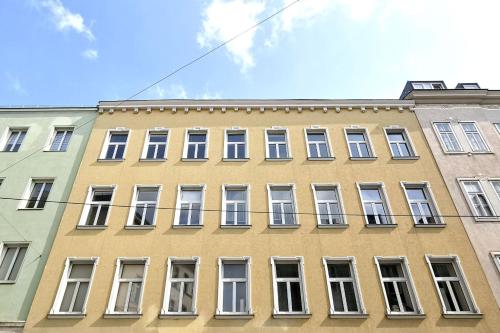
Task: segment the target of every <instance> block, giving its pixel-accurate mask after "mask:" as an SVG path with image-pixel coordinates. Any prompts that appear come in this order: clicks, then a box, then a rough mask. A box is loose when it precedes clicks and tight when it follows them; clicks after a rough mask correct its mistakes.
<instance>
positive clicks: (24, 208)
mask: <svg viewBox="0 0 500 333" xmlns="http://www.w3.org/2000/svg"><path fill="white" fill-rule="evenodd" d="M17 210H44V208H26V207H22V208H18V209H17Z"/></svg>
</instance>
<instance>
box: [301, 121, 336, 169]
mask: <svg viewBox="0 0 500 333" xmlns="http://www.w3.org/2000/svg"><path fill="white" fill-rule="evenodd" d="M328 132H329V131H328V128H324V127H319V126H311V127H310V128H304V138H305V141H306V149H307V159H308V160H321V161H324V160H333V159H335V156H334V154H333V149H332V144H331V141H330V134H329V133H328ZM317 133H321V134H324V135H325V143H326V147H327V149H328V156H325V157H312V156H311V151H310V148H309V143H310V142H309V138H308V136H307V135H308V134H317ZM316 147H318V146H317V145H316ZM318 152H319V149H318Z"/></svg>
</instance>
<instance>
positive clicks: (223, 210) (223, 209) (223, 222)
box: [220, 184, 252, 227]
mask: <svg viewBox="0 0 500 333" xmlns="http://www.w3.org/2000/svg"><path fill="white" fill-rule="evenodd" d="M227 190H244V191H245V192H246V203H245V204H246V208H245V211H246V212H245V215H246V221H247V223H246V224H237V223H236V220H235V224H226V201H227V200H226V194H227ZM250 210H251V209H250V185H249V184H222V206H221V221H220V224H221V226H224V227H244V226H251V225H252V223H251V221H250V216H251V214H250Z"/></svg>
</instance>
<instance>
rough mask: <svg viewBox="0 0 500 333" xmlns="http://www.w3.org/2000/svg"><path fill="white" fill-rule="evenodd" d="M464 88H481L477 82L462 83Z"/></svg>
mask: <svg viewBox="0 0 500 333" xmlns="http://www.w3.org/2000/svg"><path fill="white" fill-rule="evenodd" d="M461 86H462V89H481V88H480V87H479V84H477V83H462V84H461Z"/></svg>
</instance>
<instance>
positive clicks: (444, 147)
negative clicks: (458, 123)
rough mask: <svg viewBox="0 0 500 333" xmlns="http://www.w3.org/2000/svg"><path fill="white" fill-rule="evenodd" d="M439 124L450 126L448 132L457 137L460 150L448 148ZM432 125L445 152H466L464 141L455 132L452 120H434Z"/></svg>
mask: <svg viewBox="0 0 500 333" xmlns="http://www.w3.org/2000/svg"><path fill="white" fill-rule="evenodd" d="M438 124H448V125H449V126H450V132H447V133H449V134H451V135H453V137H455V140H456V142H457V144H458V147H459V148H460V150H448V149H447V148H446V144H445V143H444V140H443V138H442V137H441V132H440V131H439V129H438V126H437V125H438ZM432 126H433V127H434V133H435V134H436V136H437V138H438V141H439V143H440V144H441V149H442V150H443V152H444V153H445V154H463V153H464V147H463V145H462V143H461V142H460V140H459V139H458V136H457V133H455V129H454V128H453V127H454V126H453V124H452V122H451V121H446V120H443V121H434V122H432Z"/></svg>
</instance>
